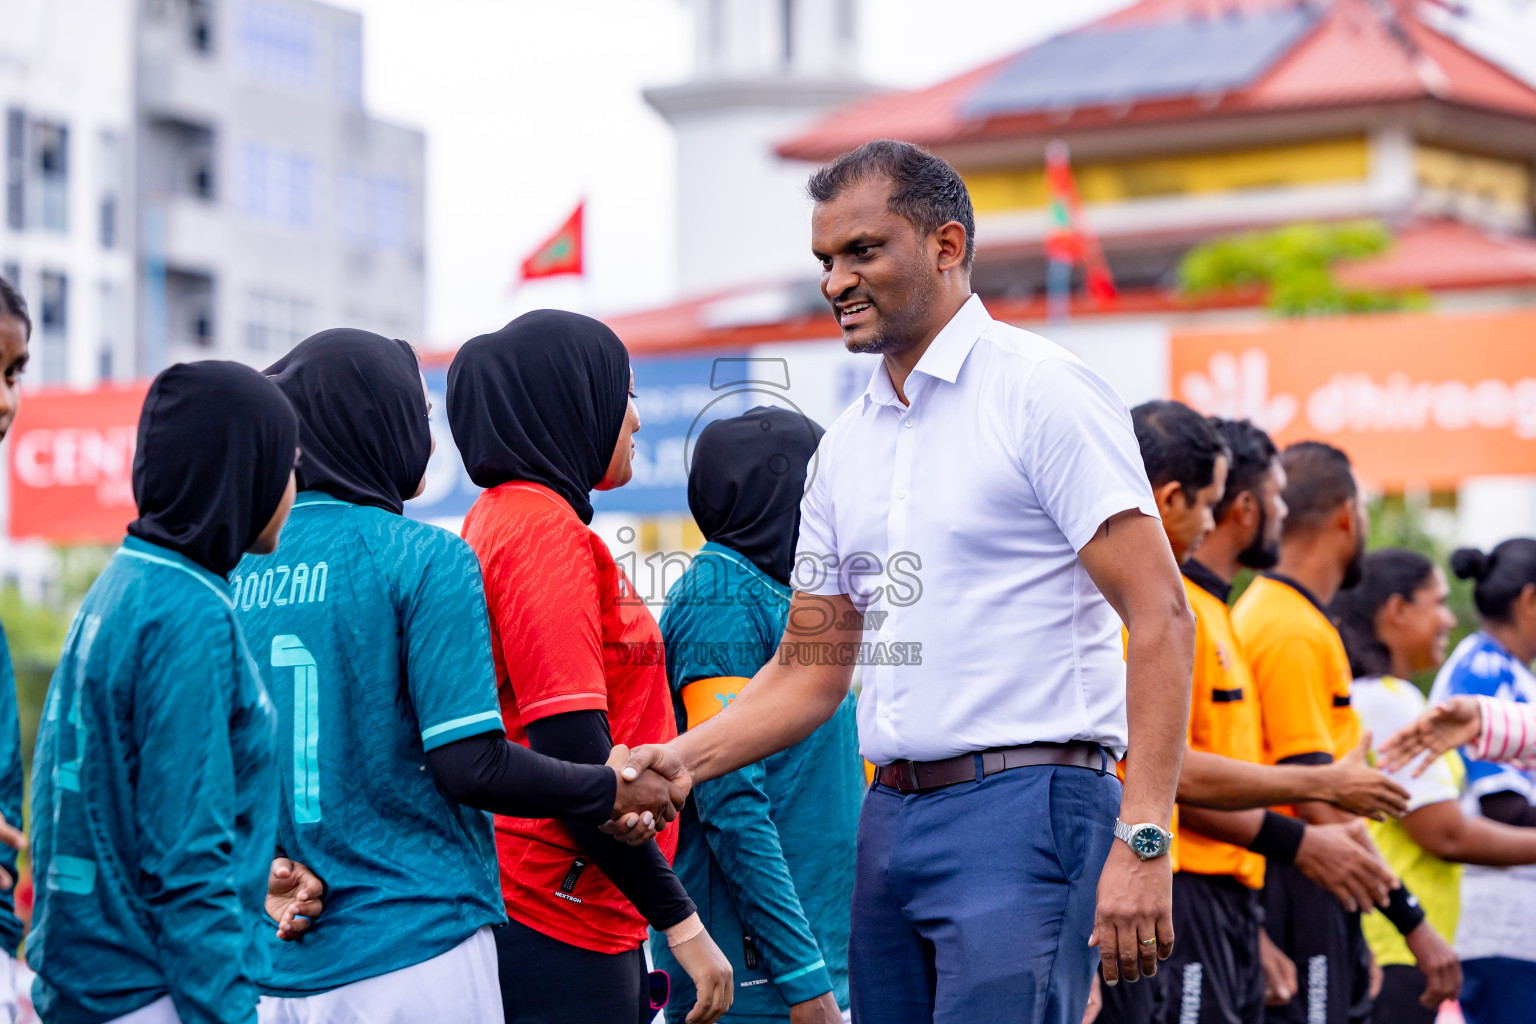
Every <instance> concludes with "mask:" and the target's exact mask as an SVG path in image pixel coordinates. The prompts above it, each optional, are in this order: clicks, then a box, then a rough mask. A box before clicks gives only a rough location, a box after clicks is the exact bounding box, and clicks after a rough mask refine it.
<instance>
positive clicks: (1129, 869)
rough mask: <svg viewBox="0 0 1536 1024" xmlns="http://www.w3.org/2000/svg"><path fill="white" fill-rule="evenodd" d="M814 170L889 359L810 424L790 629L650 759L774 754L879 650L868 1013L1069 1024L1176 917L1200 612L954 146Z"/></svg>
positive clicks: (866, 688) (868, 832)
mask: <svg viewBox="0 0 1536 1024" xmlns="http://www.w3.org/2000/svg"><path fill="white" fill-rule="evenodd" d="M809 191H810V194H811V197H812V199H813V200H814V201H815V204H816V205H815V212H814V214H813V219H812V249H813V251H814V253H815V255H816V258H817V259H819V260H820V261H821V265H822V293H823V294H824V295H825V296H826V297H827V299H828V301H829V302H830V303H831V304H832V306H833V309H834V311H835V313H836V315H837V317H838V321H839V324H840V326H841V327H842V331H843V338H844V342H845V344H846V345H847V347H848V349H849V350H850V351H855V352H874V353H879V354H881V355H882V357H883V359H882V362H881V365H880V366H879V367H878V368H877V369H876V371H875V373H874V375H873V376H872V377H871V379H870V382H869V387H868V389H867V390H866V391H865V393H864V395H863V396H862V397H861V398H859V399H858V400H857V401H855V402H854V404H853V405H852V406H851V407H850V408H849V409H848V410H847V411H846V412H844V413H843V415H842V416H841V417H840V418H839V419H838V420H837V421H836V422H835V423H834V424H833V425H832V427H831V429H830V430H828V431H827V434H826V437H825V438H824V439H823V441H822V443H821V446H820V448H819V449H818V452H817V461H816V462H815V463H814V464H813V466H812V470H811V473H812V478H811V479H810V481H809V483H808V484H807V487H806V494H805V498H804V501H803V503H802V508H801V515H802V521H801V526H800V539H799V547H798V554H797V565H796V575H795V579H794V584H795V589H796V593H795V597H794V603H793V606H792V608H791V612H790V622H789V628H788V629H787V630H786V632H785V635H784V638H783V641H782V642H781V645H780V648H779V651H778V654H777V656H776V657H775V658H774V660H773V661H772V662H770V663H769V664H768V665H766V666H764V667H763V669H762V670H761V671H759V672H758V673H757V675H756V676H754V677H753V679H752V681H751V683H750V684H748V685H747V686H745V687H743V688H742V690H741V693H740V696H739V697H737V698H736V700H734V701H733V702H732V704H731V706H730V707H728V708H727V709H726V710H725V711H724V712H722V713H721V714H719V715H717V716H716V717H715V718H713V719H711V720H710V721H709V722H707V723H705V724H704V725H702V726H700V727H699V728H697V729H691V730H689V731H688V732H687V733H685V734H683V735H682V736H680V737H679V738H678V739H676V740H674V741H673V742H672V743H671V744H669V745H668V746H667V747H665V748H656V747H651V748H642V749H640V750H639V751H637V752H636V754H635V762H634V763H635V764H641V763H650V762H655V764H656V767H658V768H659V769H662V770H665V771H667V772H669V773H671V774H673V775H674V776H675V777H677V778H678V780H679V781H680V782H684V783H686V782H687V780H688V778H689V777H691V778H692V779H693V780H698V779H703V778H712V777H715V776H718V775H720V774H723V773H725V772H729V771H732V770H734V769H736V768H738V767H740V766H742V765H745V764H750V763H752V762H753V761H756V760H759V759H761V758H763V757H766V756H767V755H769V754H771V753H773V752H775V751H777V750H780V749H783V748H784V747H787V746H789V745H791V744H793V743H795V742H797V741H799V740H800V739H801V738H803V737H804V736H806V735H808V734H809V733H810V732H811V731H812V730H813V729H814V728H815V727H816V726H817V725H819V724H820V723H821V722H823V721H825V720H826V719H827V717H828V716H830V715H831V714H832V712H833V711H834V710H835V709H836V708H837V706H838V703H839V702H840V701H841V700H842V698H843V696H844V695H845V694H846V693H847V691H848V687H849V685H850V681H851V677H852V674H853V668H854V664H855V663H856V662H860V663H862V664H863V665H864V670H863V691H862V693H861V695H860V698H859V741H860V747H861V749H862V752H863V754H864V756H865V757H866V758H868V759H869V760H870V761H872V762H874V763H875V764H876V765H877V766H879V770H878V773H877V776H876V782H875V785H874V786H873V787H872V788H871V790H870V793H869V795H868V797H867V798H866V800H865V803H864V809H863V813H862V817H861V820H860V824H859V843H858V865H857V881H856V883H855V892H854V905H853V941H852V945H851V950H850V968H851V974H852V977H851V991H852V998H853V1013H854V1018H855V1019H856V1020H860V1021H864V1022H868V1024H908V1022H912V1024H919V1022H922V1024H928V1022H944V1024H960V1022H965V1024H976V1022H982V1021H985V1022H987V1024H1009V1022H1030V1024H1042V1022H1051V1024H1078V1022H1079V1021H1080V1020H1081V1017H1082V1013H1083V1008H1084V1005H1085V1003H1086V1001H1087V998H1088V991H1089V985H1090V981H1091V978H1092V973H1093V965H1094V961H1095V959H1102V970H1103V973H1104V977H1105V980H1106V981H1107V982H1109V983H1111V984H1113V983H1116V982H1117V981H1120V980H1121V979H1124V980H1126V981H1134V980H1135V979H1137V978H1138V977H1139V976H1140V975H1141V974H1143V973H1145V974H1152V973H1155V971H1156V966H1157V960H1158V959H1159V958H1160V957H1166V956H1167V955H1168V953H1169V951H1170V950H1171V948H1172V943H1173V929H1172V920H1171V911H1170V906H1171V897H1170V892H1169V888H1170V870H1169V865H1168V858H1167V856H1166V853H1167V847H1168V835H1167V832H1166V829H1167V826H1168V824H1169V819H1170V817H1171V815H1172V811H1173V801H1174V790H1175V787H1176V783H1177V779H1178V774H1179V764H1180V760H1181V757H1182V753H1183V749H1184V736H1185V729H1186V725H1187V722H1188V713H1189V691H1190V673H1191V670H1192V665H1193V657H1194V621H1193V618H1192V616H1191V614H1190V611H1189V607H1188V605H1187V604H1186V603H1185V596H1184V590H1183V586H1182V584H1181V582H1180V577H1179V570H1178V567H1177V566H1176V565H1175V564H1174V561H1173V557H1172V555H1171V554H1170V552H1169V548H1168V544H1167V541H1166V540H1165V539H1164V536H1163V532H1162V527H1161V525H1160V523H1159V520H1158V514H1157V506H1156V504H1155V503H1154V501H1153V498H1152V494H1151V489H1150V487H1149V486H1148V484H1147V478H1146V472H1145V470H1144V469H1143V466H1142V462H1141V455H1140V451H1139V449H1138V447H1137V443H1136V438H1135V435H1134V434H1133V432H1132V429H1131V420H1130V415H1129V413H1128V412H1127V411H1126V407H1125V403H1124V402H1123V401H1122V400H1121V399H1120V397H1119V396H1118V395H1116V394H1115V392H1114V391H1113V389H1111V388H1110V387H1109V385H1108V384H1106V383H1105V382H1104V380H1103V379H1102V378H1100V377H1099V376H1098V375H1097V374H1095V373H1094V372H1093V371H1092V370H1089V369H1088V368H1087V367H1086V366H1084V365H1083V364H1082V363H1081V362H1080V361H1079V360H1078V359H1077V358H1076V357H1074V356H1073V355H1071V354H1070V353H1068V352H1067V351H1066V350H1064V349H1062V348H1060V347H1058V346H1057V345H1054V344H1052V343H1051V342H1049V341H1046V340H1045V339H1044V338H1040V337H1037V336H1035V335H1033V334H1030V333H1028V332H1026V331H1021V330H1018V329H1017V328H1014V327H1010V326H1008V325H1006V324H1002V323H998V322H997V321H995V320H993V319H992V318H991V317H990V316H989V315H988V314H987V311H986V309H985V308H984V307H983V306H982V304H981V300H980V299H979V298H977V297H976V296H975V295H973V294H971V289H970V267H971V260H972V256H973V252H974V241H973V237H972V236H973V225H974V217H973V214H972V211H971V203H970V196H969V194H968V193H967V191H966V188H965V184H964V183H963V182H962V181H961V179H960V176H959V175H958V174H957V173H956V172H955V170H954V169H953V168H952V167H950V166H949V165H948V164H947V163H945V162H944V161H943V160H940V159H938V158H937V157H934V156H932V155H931V154H929V153H927V152H926V151H924V150H922V149H920V148H918V147H916V146H912V145H910V144H907V143H897V142H890V141H881V142H873V143H869V144H868V145H865V146H863V147H861V148H860V149H858V150H855V151H854V152H852V153H849V154H847V155H845V156H843V157H841V158H839V159H838V160H836V161H834V162H833V163H831V164H829V165H827V166H826V167H823V168H822V169H821V170H820V171H818V172H817V173H816V174H815V175H813V176H812V178H811V181H810V184H809ZM1122 620H1123V621H1124V623H1125V625H1126V627H1127V629H1128V631H1129V646H1128V648H1127V649H1126V653H1125V654H1124V656H1123V657H1122V648H1121V639H1120V627H1121V622H1122ZM861 627H862V628H861ZM1127 697H1129V702H1128V701H1127ZM1128 705H1129V716H1128V715H1127V706H1128ZM1127 717H1129V729H1128V728H1127ZM1128 744H1129V746H1130V748H1131V751H1132V754H1131V757H1130V758H1129V759H1128V761H1127V771H1126V778H1125V785H1124V792H1123V796H1122V790H1121V784H1120V783H1119V781H1117V780H1116V778H1115V774H1114V771H1113V763H1114V761H1115V760H1117V759H1118V758H1119V757H1120V756H1121V755H1122V754H1123V753H1125V751H1126V748H1127V745H1128ZM1117 811H1118V814H1119V821H1118V822H1117V820H1116V814H1117ZM1117 835H1118V836H1119V837H1120V838H1121V839H1123V840H1124V841H1123V842H1117V841H1115V837H1116V836H1117ZM1106 858H1107V859H1106ZM1101 869H1102V874H1101ZM1091 943H1092V944H1096V945H1097V946H1098V953H1097V956H1096V954H1095V952H1094V950H1093V949H1091V948H1090V944H1091Z"/></svg>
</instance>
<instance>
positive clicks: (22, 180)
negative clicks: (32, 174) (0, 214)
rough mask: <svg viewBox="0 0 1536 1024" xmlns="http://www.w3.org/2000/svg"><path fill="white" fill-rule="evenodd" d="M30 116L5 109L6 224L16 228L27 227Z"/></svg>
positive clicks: (16, 110)
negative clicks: (28, 123) (28, 122)
mask: <svg viewBox="0 0 1536 1024" xmlns="http://www.w3.org/2000/svg"><path fill="white" fill-rule="evenodd" d="M26 180H27V115H26V113H25V112H24V111H21V110H18V109H16V108H15V107H12V108H11V109H10V110H7V111H6V112H5V224H6V227H8V228H10V229H11V230H12V231H20V230H22V229H23V228H25V227H26V226H27V207H26V196H27V192H26Z"/></svg>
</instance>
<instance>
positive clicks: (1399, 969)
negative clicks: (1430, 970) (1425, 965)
mask: <svg viewBox="0 0 1536 1024" xmlns="http://www.w3.org/2000/svg"><path fill="white" fill-rule="evenodd" d="M1427 987H1429V984H1428V982H1426V981H1425V980H1424V975H1422V974H1420V973H1419V969H1418V968H1417V967H1413V966H1411V965H1409V964H1388V965H1387V966H1385V967H1383V968H1382V969H1381V991H1380V992H1379V993H1377V995H1376V1006H1375V1008H1374V1009H1373V1010H1372V1011H1371V1013H1372V1018H1371V1019H1372V1020H1373V1021H1374V1022H1375V1024H1435V1018H1437V1017H1438V1016H1439V1015H1440V1014H1439V1011H1438V1010H1426V1009H1425V1008H1424V1004H1423V1003H1421V1002H1419V997H1420V996H1422V995H1423V994H1424V989H1426V988H1427Z"/></svg>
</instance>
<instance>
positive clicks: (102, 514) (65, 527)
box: [6, 383, 149, 543]
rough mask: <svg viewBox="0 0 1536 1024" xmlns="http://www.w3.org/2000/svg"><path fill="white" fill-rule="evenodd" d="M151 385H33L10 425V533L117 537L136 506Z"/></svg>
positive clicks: (76, 539)
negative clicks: (137, 455) (138, 445)
mask: <svg viewBox="0 0 1536 1024" xmlns="http://www.w3.org/2000/svg"><path fill="white" fill-rule="evenodd" d="M148 388H149V385H148V384H147V383H143V384H132V385H128V386H125V387H113V388H98V389H95V390H92V391H64V390H57V391H53V390H49V391H34V392H30V393H28V394H26V395H25V396H24V397H23V398H22V402H21V411H20V413H19V414H18V415H17V417H16V423H15V425H13V426H12V427H11V431H10V435H9V436H8V437H7V439H6V440H7V442H8V443H7V445H6V447H7V448H9V449H10V459H9V462H10V492H11V515H10V534H11V537H12V538H13V539H16V540H21V539H27V538H31V539H42V540H50V541H56V542H59V543H85V542H112V541H116V540H118V539H119V538H120V537H122V535H123V530H124V529H125V528H126V527H127V526H128V523H129V522H130V521H131V520H132V519H133V517H134V516H135V514H136V512H135V509H134V503H133V451H134V447H135V442H136V441H137V439H138V431H139V408H140V407H141V406H142V405H143V404H144V394H145V392H146V391H147V390H148Z"/></svg>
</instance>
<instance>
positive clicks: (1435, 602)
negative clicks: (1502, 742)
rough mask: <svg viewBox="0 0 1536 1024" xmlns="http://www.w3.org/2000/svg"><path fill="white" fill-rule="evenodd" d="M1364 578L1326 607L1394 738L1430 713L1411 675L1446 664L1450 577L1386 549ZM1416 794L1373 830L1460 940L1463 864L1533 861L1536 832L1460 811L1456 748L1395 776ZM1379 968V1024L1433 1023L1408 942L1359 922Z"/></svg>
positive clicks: (1369, 704) (1367, 708)
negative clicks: (1398, 816)
mask: <svg viewBox="0 0 1536 1024" xmlns="http://www.w3.org/2000/svg"><path fill="white" fill-rule="evenodd" d="M1362 564H1363V572H1362V574H1361V578H1360V582H1359V583H1357V584H1356V585H1355V586H1353V587H1350V588H1349V589H1347V590H1340V591H1339V593H1338V594H1337V595H1336V596H1335V597H1334V599H1333V601H1332V602H1330V603H1329V605H1328V608H1329V611H1330V612H1332V613H1333V616H1334V620H1335V622H1337V624H1338V627H1339V633H1340V635H1341V636H1342V637H1343V638H1344V649H1345V651H1346V652H1347V653H1348V655H1349V667H1350V670H1351V671H1352V672H1353V673H1354V676H1355V679H1354V682H1353V683H1352V684H1351V687H1350V698H1351V701H1352V703H1353V705H1354V708H1355V712H1356V714H1358V715H1359V716H1360V722H1361V725H1362V726H1364V727H1365V728H1366V729H1369V730H1370V731H1371V732H1372V733H1373V734H1375V735H1376V736H1380V737H1383V738H1386V737H1390V736H1391V735H1393V734H1394V733H1396V732H1397V731H1398V730H1400V729H1402V728H1403V727H1405V726H1407V725H1409V724H1411V723H1412V722H1414V721H1415V720H1416V719H1417V718H1418V717H1419V715H1421V714H1422V713H1423V712H1424V709H1425V707H1426V701H1425V700H1424V695H1423V694H1422V693H1420V692H1419V690H1418V688H1417V687H1415V686H1414V685H1413V684H1412V683H1409V682H1407V681H1406V680H1407V678H1408V677H1409V676H1412V675H1416V674H1418V673H1420V672H1427V671H1429V670H1431V669H1436V668H1439V667H1440V665H1442V664H1443V663H1444V662H1445V653H1446V644H1447V641H1448V640H1449V638H1450V633H1451V627H1453V626H1454V625H1455V624H1456V617H1455V616H1454V615H1453V614H1451V611H1450V609H1449V608H1447V607H1446V603H1445V601H1446V598H1447V597H1448V596H1449V595H1450V592H1451V591H1450V587H1449V586H1448V585H1447V584H1446V580H1445V573H1443V572H1441V571H1440V567H1439V566H1437V565H1435V564H1434V563H1433V562H1431V561H1430V560H1429V559H1427V558H1425V557H1424V556H1423V555H1420V554H1418V553H1416V552H1413V551H1403V550H1400V549H1389V550H1386V551H1373V552H1371V553H1370V554H1368V555H1366V556H1365V560H1364V562H1363V563H1362ZM1395 777H1396V778H1397V779H1398V780H1399V781H1400V782H1402V784H1403V785H1404V786H1406V787H1407V788H1408V790H1409V792H1410V793H1411V794H1412V797H1411V799H1410V801H1409V812H1408V814H1407V816H1406V817H1404V818H1403V819H1402V820H1401V821H1389V822H1379V823H1373V824H1372V825H1371V833H1372V835H1373V836H1374V837H1375V839H1376V845H1377V846H1378V847H1380V849H1381V853H1382V856H1383V857H1385V858H1386V860H1387V863H1388V864H1389V865H1390V866H1391V867H1392V869H1393V870H1394V871H1396V872H1397V873H1398V874H1399V875H1401V876H1402V879H1403V881H1404V883H1405V884H1407V885H1408V886H1410V887H1411V888H1412V889H1413V891H1414V893H1415V894H1416V895H1417V896H1418V898H1419V902H1420V904H1421V905H1422V906H1423V908H1424V913H1425V915H1426V916H1427V917H1428V919H1429V921H1430V923H1431V924H1433V925H1434V926H1435V928H1436V929H1437V930H1438V931H1439V932H1440V933H1441V934H1442V935H1454V934H1455V933H1456V922H1457V916H1458V912H1459V904H1460V886H1461V865H1462V864H1482V865H1487V866H1491V867H1509V866H1512V865H1516V864H1533V863H1536V829H1531V828H1523V827H1517V826H1513V825H1507V824H1504V823H1503V822H1500V821H1496V820H1494V819H1492V818H1486V817H1482V816H1480V815H1479V816H1468V815H1464V814H1462V812H1461V806H1460V803H1459V801H1460V799H1461V795H1462V792H1463V791H1464V790H1465V789H1466V782H1467V772H1466V768H1465V766H1464V765H1463V764H1462V761H1461V757H1460V755H1458V754H1457V753H1455V752H1454V751H1452V752H1449V753H1445V754H1442V755H1441V756H1440V757H1438V758H1436V759H1435V760H1434V761H1433V762H1431V763H1430V764H1429V765H1428V766H1426V769H1425V770H1424V771H1423V772H1421V773H1415V772H1412V771H1408V770H1403V771H1400V772H1399V773H1397V774H1396V776H1395ZM1361 926H1362V928H1363V929H1364V931H1365V938H1366V941H1367V942H1368V943H1369V944H1370V947H1371V952H1372V953H1374V954H1375V956H1376V962H1377V964H1378V965H1380V967H1381V969H1382V986H1381V992H1380V993H1379V994H1378V995H1377V997H1376V1006H1375V1018H1374V1019H1375V1024H1433V1022H1434V1020H1435V1010H1434V1009H1431V1008H1429V1007H1426V1006H1424V1005H1423V1004H1422V1003H1421V1002H1420V1000H1421V998H1422V997H1423V994H1424V987H1425V983H1424V978H1423V976H1422V975H1421V974H1420V973H1419V972H1418V970H1417V969H1416V968H1415V967H1414V966H1413V955H1412V954H1411V953H1410V952H1409V950H1408V946H1407V943H1405V942H1404V941H1403V938H1402V936H1400V935H1398V934H1397V931H1396V930H1395V929H1394V928H1392V926H1391V925H1390V924H1388V923H1387V922H1386V921H1385V920H1383V919H1382V918H1381V915H1379V914H1372V915H1371V916H1370V917H1367V918H1366V919H1365V920H1364V921H1362V922H1361Z"/></svg>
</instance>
